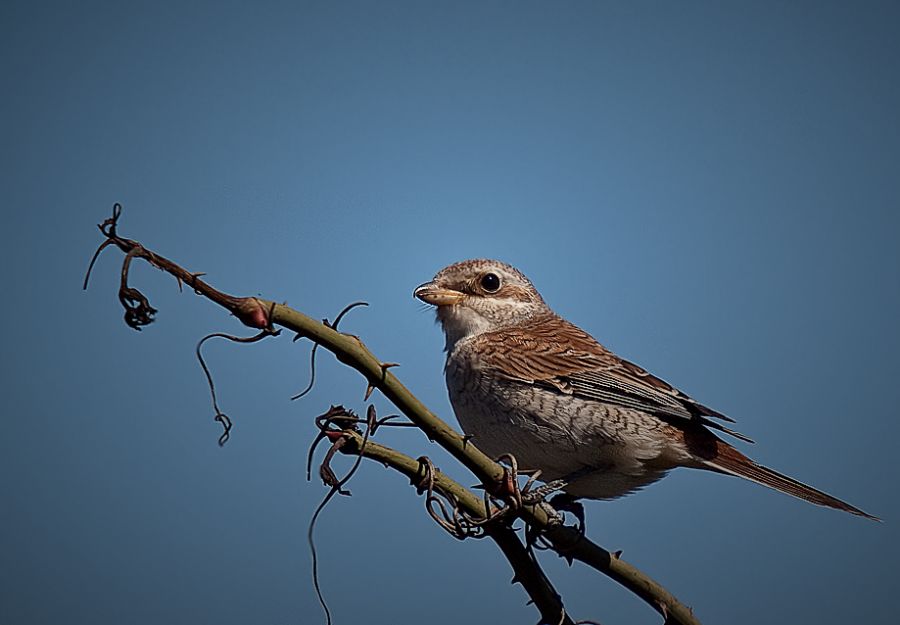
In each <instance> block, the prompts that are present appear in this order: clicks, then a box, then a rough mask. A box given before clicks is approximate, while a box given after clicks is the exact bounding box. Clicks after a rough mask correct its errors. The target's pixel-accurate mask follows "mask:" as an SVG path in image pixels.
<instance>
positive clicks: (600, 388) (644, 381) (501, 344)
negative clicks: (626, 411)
mask: <svg viewBox="0 0 900 625" xmlns="http://www.w3.org/2000/svg"><path fill="white" fill-rule="evenodd" d="M476 341H477V344H476V345H474V346H473V347H475V349H477V351H478V353H479V356H480V358H481V360H482V365H483V366H485V367H488V368H490V369H491V370H492V371H494V372H495V373H496V374H498V375H502V376H504V377H506V378H508V379H513V380H519V381H521V382H526V383H529V384H539V385H541V386H544V387H546V388H549V389H552V390H555V391H556V392H559V393H564V394H569V395H574V396H577V397H583V398H585V399H593V400H597V401H601V402H604V403H609V404H616V405H619V406H624V407H626V408H633V409H635V410H641V411H643V412H648V413H650V414H654V415H656V416H658V417H660V418H663V419H665V420H667V421H672V422H677V421H678V420H680V419H687V420H691V421H699V422H701V423H702V424H703V425H706V426H709V427H712V428H715V429H717V430H720V431H723V432H727V433H728V434H731V435H733V436H736V437H738V438H740V439H742V440H746V441H749V442H752V441H750V439H748V438H747V437H746V436H744V435H742V434H739V433H737V432H733V431H732V430H730V429H728V428H726V427H724V426H722V425H721V424H718V423H716V422H713V421H710V420H709V419H708V418H707V417H712V418H716V419H721V420H724V421H730V422H732V423H733V422H734V421H733V419H730V418H729V417H727V416H725V415H724V414H722V413H720V412H717V411H715V410H713V409H711V408H709V407H707V406H704V405H703V404H701V403H699V402H696V401H694V400H693V399H691V398H690V397H689V396H688V395H686V394H684V393H682V392H681V391H679V390H678V389H677V388H675V387H673V386H672V385H670V384H668V383H667V382H665V381H664V380H661V379H660V378H658V377H656V376H655V375H653V374H651V373H648V372H647V371H645V370H644V369H642V368H641V367H639V366H637V365H635V364H634V363H631V362H628V361H627V360H623V359H622V358H619V357H618V356H616V355H615V354H613V353H612V352H610V351H609V350H608V349H606V348H605V347H603V346H602V345H600V344H599V343H598V342H597V341H596V340H594V338H593V337H592V336H591V335H589V334H588V333H587V332H585V331H583V330H582V329H580V328H579V327H577V326H575V325H573V324H571V323H569V322H568V321H566V320H564V319H561V318H560V317H557V316H555V315H545V316H542V317H539V318H536V319H534V320H533V321H532V322H531V323H529V324H528V325H526V326H521V327H516V328H508V329H504V330H498V331H496V332H491V333H489V334H485V335H482V336H481V337H479V338H478V339H476Z"/></svg>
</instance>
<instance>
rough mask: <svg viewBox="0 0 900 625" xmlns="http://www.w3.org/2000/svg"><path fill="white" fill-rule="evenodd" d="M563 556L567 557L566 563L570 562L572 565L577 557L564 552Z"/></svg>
mask: <svg viewBox="0 0 900 625" xmlns="http://www.w3.org/2000/svg"><path fill="white" fill-rule="evenodd" d="M563 558H565V560H566V563H568V565H569V566H572V563H573V562H574V561H575V559H574V558H573V557H572V556H571V555H570V554H568V553H566V554H563Z"/></svg>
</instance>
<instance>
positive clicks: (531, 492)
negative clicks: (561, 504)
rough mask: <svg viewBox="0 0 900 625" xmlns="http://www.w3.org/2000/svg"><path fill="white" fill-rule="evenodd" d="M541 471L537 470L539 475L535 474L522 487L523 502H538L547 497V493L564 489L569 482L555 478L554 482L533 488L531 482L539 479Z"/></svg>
mask: <svg viewBox="0 0 900 625" xmlns="http://www.w3.org/2000/svg"><path fill="white" fill-rule="evenodd" d="M538 475H540V472H537V475H534V476H532V477H530V478H528V483H526V484H525V487H524V488H523V489H522V502H523V503H526V504H536V503H540V502H542V501H544V499H546V498H547V495H550V494H552V493H555V492H556V491H558V490H562V489H564V488H565V487H566V486H568V485H569V483H568V482H567V481H566V480H564V479H562V480H553V481H552V482H547V483H546V484H544V485H542V486H538V487H537V488H534V489H532V488H531V484H532V483H533V482H534V480H535V479H537V477H538Z"/></svg>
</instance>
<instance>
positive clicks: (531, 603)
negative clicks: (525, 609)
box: [525, 599, 534, 605]
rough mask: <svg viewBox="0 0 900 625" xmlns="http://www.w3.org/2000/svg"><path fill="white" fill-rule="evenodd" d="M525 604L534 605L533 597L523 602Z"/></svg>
mask: <svg viewBox="0 0 900 625" xmlns="http://www.w3.org/2000/svg"><path fill="white" fill-rule="evenodd" d="M525 605H534V599H529V600H528V601H526V602H525Z"/></svg>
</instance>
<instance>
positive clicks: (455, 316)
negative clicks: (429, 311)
mask: <svg viewBox="0 0 900 625" xmlns="http://www.w3.org/2000/svg"><path fill="white" fill-rule="evenodd" d="M413 295H414V296H415V297H417V298H419V299H420V300H422V301H423V302H426V303H428V304H432V305H434V306H436V307H437V318H438V321H439V322H440V324H441V326H442V327H443V329H444V334H445V335H446V337H447V350H448V351H450V350H451V349H453V346H454V345H455V344H456V343H457V341H460V340H462V339H464V338H466V337H469V336H474V335H478V334H482V333H484V332H491V331H494V330H499V329H501V328H504V327H506V326H510V325H516V324H519V323H522V322H524V321H527V320H528V319H530V318H531V317H533V316H535V315H536V314H539V313H543V312H547V311H548V310H549V309H548V308H547V305H546V304H545V303H544V300H543V299H542V298H541V295H540V293H538V292H537V290H536V289H535V288H534V286H533V285H532V284H531V281H530V280H529V279H528V278H526V277H525V276H524V275H523V274H522V272H520V271H519V270H518V269H516V268H515V267H513V266H511V265H507V264H506V263H502V262H500V261H499V260H485V259H477V260H465V261H462V262H460V263H455V264H453V265H450V266H449V267H445V268H444V269H441V270H440V271H439V272H438V273H437V275H436V276H435V277H434V280H432V281H431V282H426V283H425V284H422V285H420V286H418V287H416V290H415V291H413Z"/></svg>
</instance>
